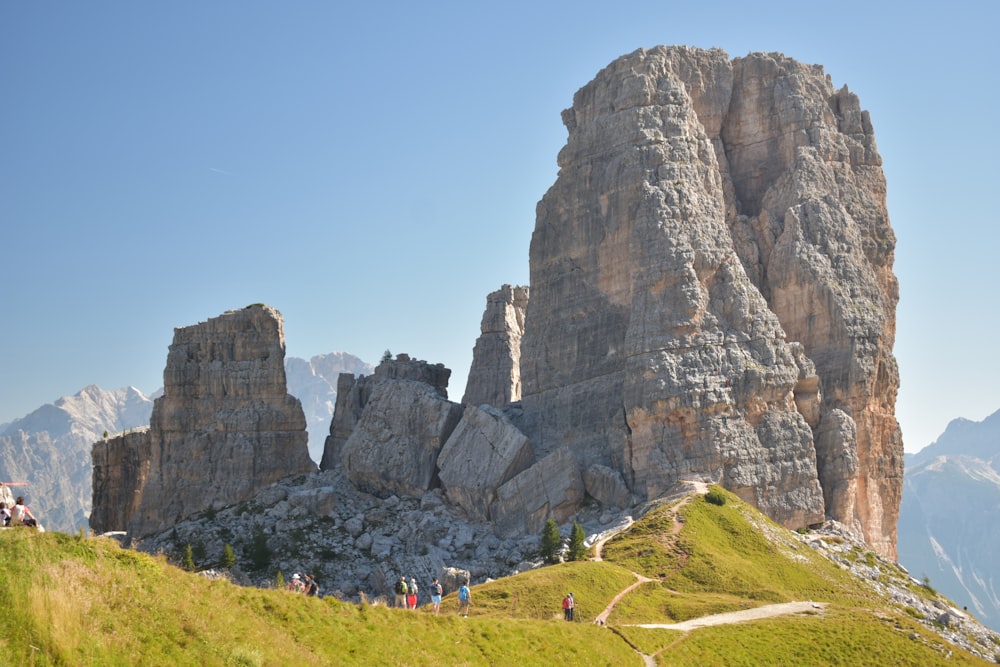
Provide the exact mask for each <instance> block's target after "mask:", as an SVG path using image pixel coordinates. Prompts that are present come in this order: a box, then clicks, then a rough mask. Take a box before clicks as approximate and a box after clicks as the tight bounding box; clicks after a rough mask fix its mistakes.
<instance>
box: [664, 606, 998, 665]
mask: <svg viewBox="0 0 1000 667" xmlns="http://www.w3.org/2000/svg"><path fill="white" fill-rule="evenodd" d="M649 632H654V631H652V630H651V631H649ZM911 633H916V634H917V635H918V638H917V639H911V638H910V634H911ZM657 661H658V664H660V665H691V666H694V665H733V666H734V667H736V666H745V667H765V666H768V665H775V666H778V665H796V666H799V667H809V666H812V665H815V666H817V667H818V666H824V667H826V666H829V665H845V666H853V665H893V666H897V665H899V666H902V665H913V666H914V667H923V666H926V665H982V664H988V663H985V662H984V661H982V660H979V659H978V658H976V657H974V656H972V655H969V654H967V653H965V652H963V651H960V650H958V649H955V648H954V647H953V646H951V645H950V644H946V643H945V642H944V641H943V640H941V638H940V637H937V636H936V635H934V634H932V633H930V632H928V631H927V630H926V629H924V628H922V627H921V626H920V625H918V624H916V623H911V622H909V621H905V620H902V619H898V618H894V617H882V616H879V615H872V614H866V613H858V612H857V611H856V610H849V609H836V608H835V609H833V611H828V612H827V613H826V614H823V615H805V616H802V615H800V616H788V617H782V618H773V619H764V620H760V621H755V622H753V623H742V624H736V625H724V626H716V627H711V628H703V629H700V630H698V631H697V632H692V633H690V634H689V635H687V636H686V637H684V638H683V639H681V640H680V641H678V642H676V643H674V644H673V645H672V646H671V647H670V649H669V651H668V652H664V653H660V654H659V655H658V656H657Z"/></svg>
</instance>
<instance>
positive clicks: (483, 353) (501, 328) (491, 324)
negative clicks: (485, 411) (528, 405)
mask: <svg viewBox="0 0 1000 667" xmlns="http://www.w3.org/2000/svg"><path fill="white" fill-rule="evenodd" d="M527 305H528V288H527V287H511V286H510V285H504V286H502V287H501V288H500V289H498V290H497V291H496V292H492V293H491V294H490V295H489V296H487V297H486V311H485V312H484V313H483V320H482V324H481V325H480V331H481V334H480V336H479V338H478V339H477V340H476V346H475V347H474V348H473V350H472V365H471V366H470V368H469V379H468V381H467V382H466V384H465V396H464V397H463V398H462V402H463V403H467V404H470V405H483V404H487V405H495V406H503V405H507V404H508V403H510V402H512V401H517V400H520V398H521V336H522V334H523V333H524V311H525V308H527Z"/></svg>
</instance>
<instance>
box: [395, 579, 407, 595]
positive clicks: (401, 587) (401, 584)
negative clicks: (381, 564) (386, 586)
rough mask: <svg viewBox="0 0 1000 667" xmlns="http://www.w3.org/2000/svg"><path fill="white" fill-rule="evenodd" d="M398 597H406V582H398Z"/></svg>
mask: <svg viewBox="0 0 1000 667" xmlns="http://www.w3.org/2000/svg"><path fill="white" fill-rule="evenodd" d="M396 595H406V582H405V581H397V582H396Z"/></svg>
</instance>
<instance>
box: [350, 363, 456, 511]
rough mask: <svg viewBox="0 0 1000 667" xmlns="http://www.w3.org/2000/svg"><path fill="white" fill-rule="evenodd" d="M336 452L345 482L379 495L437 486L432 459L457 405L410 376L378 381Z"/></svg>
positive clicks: (452, 421) (448, 430)
mask: <svg viewBox="0 0 1000 667" xmlns="http://www.w3.org/2000/svg"><path fill="white" fill-rule="evenodd" d="M379 384H380V386H379V387H378V388H377V389H376V390H375V391H374V392H373V394H372V397H371V400H370V401H369V402H368V404H367V405H366V409H365V410H364V411H363V413H362V415H361V418H360V419H359V420H358V423H357V425H356V426H355V428H354V430H353V431H352V432H351V435H350V437H349V438H348V439H347V442H345V443H344V446H343V449H342V451H341V454H340V456H341V460H342V461H343V464H344V468H345V469H346V470H347V474H348V477H349V478H350V480H351V482H352V483H353V484H354V485H355V486H356V487H357V488H358V489H361V490H362V491H367V492H369V493H373V494H375V495H377V496H380V497H386V496H389V495H393V494H403V495H410V496H420V495H422V494H423V493H424V492H425V491H428V490H430V489H431V488H434V487H436V486H437V457H438V453H439V452H440V451H441V448H442V447H443V446H444V443H445V441H446V440H447V438H448V436H449V435H450V434H451V432H452V430H454V428H455V424H456V423H458V420H459V419H460V418H461V415H462V406H460V405H458V404H456V403H452V402H450V401H448V400H446V399H443V398H441V396H440V394H438V393H437V392H436V391H434V389H433V388H432V387H431V386H430V385H428V384H425V383H423V382H418V381H415V380H394V381H393V380H383V381H381V382H380V383H379Z"/></svg>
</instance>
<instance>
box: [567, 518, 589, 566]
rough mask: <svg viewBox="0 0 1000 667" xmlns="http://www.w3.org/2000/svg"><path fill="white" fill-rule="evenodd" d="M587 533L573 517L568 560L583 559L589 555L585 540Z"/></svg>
mask: <svg viewBox="0 0 1000 667" xmlns="http://www.w3.org/2000/svg"><path fill="white" fill-rule="evenodd" d="M586 539H587V533H586V532H585V531H584V530H583V526H581V525H580V524H579V523H578V522H577V520H576V519H573V530H572V531H571V532H570V534H569V550H568V551H567V553H566V560H583V559H584V558H585V557H586V556H587V547H586V546H585V545H584V541H585V540H586Z"/></svg>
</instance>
